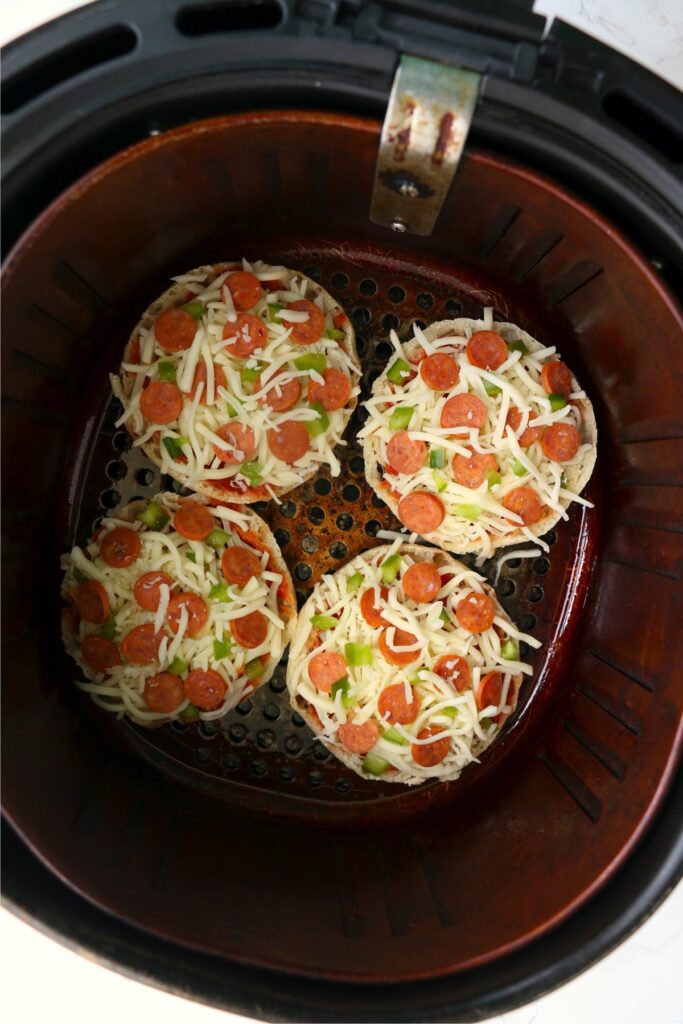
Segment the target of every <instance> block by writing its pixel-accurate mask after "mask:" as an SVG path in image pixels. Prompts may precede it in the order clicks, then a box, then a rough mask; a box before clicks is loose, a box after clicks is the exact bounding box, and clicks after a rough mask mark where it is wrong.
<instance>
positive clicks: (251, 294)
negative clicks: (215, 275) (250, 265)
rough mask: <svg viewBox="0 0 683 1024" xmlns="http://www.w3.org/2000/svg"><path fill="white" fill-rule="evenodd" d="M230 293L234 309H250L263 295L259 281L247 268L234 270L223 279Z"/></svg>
mask: <svg viewBox="0 0 683 1024" xmlns="http://www.w3.org/2000/svg"><path fill="white" fill-rule="evenodd" d="M224 285H225V286H227V287H228V289H229V291H230V294H231V295H232V301H233V304H234V306H235V309H238V310H240V309H251V307H252V306H255V305H256V303H257V302H258V300H259V299H260V298H261V296H262V295H263V288H262V287H261V282H260V281H259V279H258V278H257V277H256V276H255V275H254V274H250V273H249V271H248V270H236V271H235V272H234V273H233V274H229V275H228V277H226V279H225V281H224Z"/></svg>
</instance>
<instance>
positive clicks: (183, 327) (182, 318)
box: [154, 309, 197, 352]
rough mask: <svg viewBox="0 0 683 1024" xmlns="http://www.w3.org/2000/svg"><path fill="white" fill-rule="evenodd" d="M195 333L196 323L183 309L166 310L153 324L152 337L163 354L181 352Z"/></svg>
mask: <svg viewBox="0 0 683 1024" xmlns="http://www.w3.org/2000/svg"><path fill="white" fill-rule="evenodd" d="M196 333H197V322H196V320H193V319H192V317H191V316H190V314H189V313H186V312H185V310H184V309H167V310H165V311H164V312H163V313H160V314H159V316H158V317H157V319H156V323H155V324H154V337H155V338H156V340H157V344H158V345H159V348H162V349H163V350H164V352H183V351H184V350H185V349H187V348H189V347H190V345H191V344H192V342H193V341H194V336H195V334H196Z"/></svg>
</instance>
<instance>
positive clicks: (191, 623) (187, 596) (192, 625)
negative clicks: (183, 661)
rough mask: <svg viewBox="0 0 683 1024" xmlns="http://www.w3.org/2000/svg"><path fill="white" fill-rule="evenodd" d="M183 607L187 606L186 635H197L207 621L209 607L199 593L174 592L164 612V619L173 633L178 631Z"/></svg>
mask: <svg viewBox="0 0 683 1024" xmlns="http://www.w3.org/2000/svg"><path fill="white" fill-rule="evenodd" d="M183 608H187V635H188V636H198V635H199V634H200V633H201V631H202V630H203V629H204V626H205V625H206V624H207V622H208V621H209V608H208V605H207V603H206V601H205V600H204V598H203V597H200V596H199V594H192V593H189V592H186V593H184V594H174V595H173V597H172V598H171V600H170V601H169V602H168V611H167V612H166V621H167V623H168V624H169V626H170V628H171V631H172V632H173V633H177V632H178V626H179V625H180V615H181V611H182V609H183Z"/></svg>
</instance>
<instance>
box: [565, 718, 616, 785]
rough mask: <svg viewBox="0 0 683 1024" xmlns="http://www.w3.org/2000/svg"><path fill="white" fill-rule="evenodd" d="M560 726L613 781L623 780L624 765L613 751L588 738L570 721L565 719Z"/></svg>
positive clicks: (592, 737)
mask: <svg viewBox="0 0 683 1024" xmlns="http://www.w3.org/2000/svg"><path fill="white" fill-rule="evenodd" d="M561 724H562V727H563V728H564V729H566V730H567V732H568V733H569V734H570V735H571V736H573V737H574V739H575V740H576V741H577V742H578V743H580V744H581V746H582V747H584V748H585V749H586V750H587V751H588V752H589V754H592V755H593V757H595V758H596V759H597V760H598V761H599V762H600V764H603V765H604V766H605V768H607V770H608V771H610V772H611V773H612V775H613V776H614V777H615V779H619V780H620V781H621V780H622V779H623V778H624V776H625V774H626V764H625V762H624V761H623V760H622V758H621V757H619V755H618V754H615V753H614V751H613V750H610V748H609V747H606V746H605V744H604V743H601V742H600V740H597V739H596V738H595V737H594V736H589V735H588V734H587V733H586V732H584V730H583V729H581V727H580V726H578V725H577V724H576V722H574V721H572V720H571V719H568V718H565V719H563V721H562V723H561Z"/></svg>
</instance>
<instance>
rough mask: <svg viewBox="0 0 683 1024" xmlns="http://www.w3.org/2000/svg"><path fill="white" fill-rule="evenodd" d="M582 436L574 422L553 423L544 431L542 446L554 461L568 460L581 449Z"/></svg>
mask: <svg viewBox="0 0 683 1024" xmlns="http://www.w3.org/2000/svg"><path fill="white" fill-rule="evenodd" d="M580 444H581V436H580V434H579V432H578V430H577V429H576V427H575V426H574V424H573V423H565V422H564V421H562V422H560V423H552V424H551V425H550V426H549V427H546V429H545V430H544V431H543V437H542V438H541V448H542V449H543V454H544V455H545V456H546V458H548V459H552V460H553V462H568V461H569V460H570V459H573V458H574V456H575V455H576V453H577V452H578V450H579V445H580Z"/></svg>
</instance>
